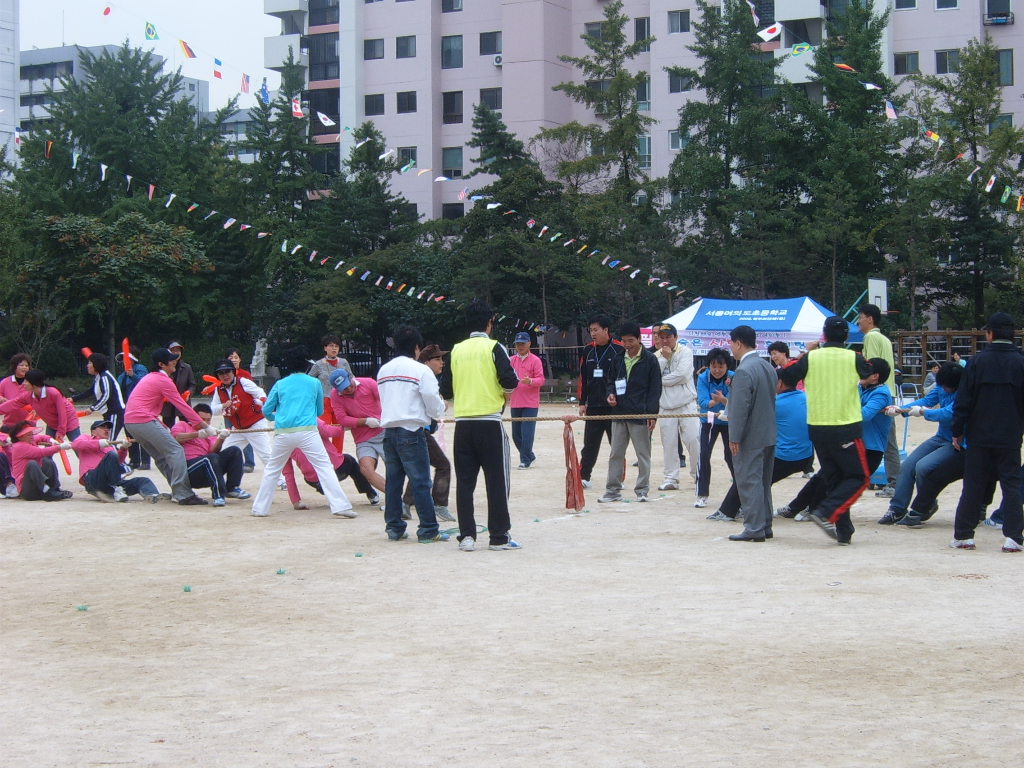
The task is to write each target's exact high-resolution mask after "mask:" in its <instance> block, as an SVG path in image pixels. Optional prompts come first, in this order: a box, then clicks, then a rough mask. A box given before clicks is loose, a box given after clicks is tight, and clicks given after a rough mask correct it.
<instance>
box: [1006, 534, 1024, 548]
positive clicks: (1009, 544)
mask: <svg viewBox="0 0 1024 768" xmlns="http://www.w3.org/2000/svg"><path fill="white" fill-rule="evenodd" d="M1022 551H1024V547H1022V546H1021V545H1020V544H1018V543H1017V542H1016V541H1014V540H1013V539H1011V538H1009V537H1007V539H1006V542H1005V543H1004V544H1003V552H1022Z"/></svg>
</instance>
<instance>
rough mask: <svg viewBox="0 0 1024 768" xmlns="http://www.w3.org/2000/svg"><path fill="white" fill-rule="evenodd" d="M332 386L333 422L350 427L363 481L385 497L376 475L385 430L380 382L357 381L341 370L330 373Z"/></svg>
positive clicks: (383, 485) (360, 378) (378, 474)
mask: <svg viewBox="0 0 1024 768" xmlns="http://www.w3.org/2000/svg"><path fill="white" fill-rule="evenodd" d="M330 382H331V387H332V389H331V410H332V411H333V413H334V422H335V423H336V424H341V426H343V427H347V428H348V430H349V431H350V432H351V433H352V438H353V439H354V440H355V441H356V458H358V459H359V469H360V470H361V471H362V473H363V477H365V478H366V479H367V480H369V481H370V485H372V486H373V487H374V488H376V489H377V490H378V491H379V492H380V493H383V492H384V489H385V487H386V484H385V480H384V476H383V475H381V474H380V473H379V472H377V462H378V461H383V460H384V430H383V429H381V426H380V414H381V405H380V390H379V389H378V387H377V380H376V379H372V378H368V377H367V378H363V377H359V378H356V377H354V376H351V375H350V374H349V372H348V371H346V370H345V369H344V368H340V367H339V368H336V369H335V370H334V371H333V372H332V373H331V375H330Z"/></svg>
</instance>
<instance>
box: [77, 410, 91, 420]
mask: <svg viewBox="0 0 1024 768" xmlns="http://www.w3.org/2000/svg"><path fill="white" fill-rule="evenodd" d="M90 413H92V411H75V416H77V417H78V418H82V417H83V416H88V415H89V414H90Z"/></svg>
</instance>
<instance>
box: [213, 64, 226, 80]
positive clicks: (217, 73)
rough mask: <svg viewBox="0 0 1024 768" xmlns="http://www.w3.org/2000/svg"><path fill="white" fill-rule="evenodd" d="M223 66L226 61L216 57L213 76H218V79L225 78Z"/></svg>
mask: <svg viewBox="0 0 1024 768" xmlns="http://www.w3.org/2000/svg"><path fill="white" fill-rule="evenodd" d="M223 66H224V62H223V61H221V60H220V59H214V60H213V76H214V77H215V78H217V79H218V80H223V79H224V73H223V72H222V71H221V68H222V67H223Z"/></svg>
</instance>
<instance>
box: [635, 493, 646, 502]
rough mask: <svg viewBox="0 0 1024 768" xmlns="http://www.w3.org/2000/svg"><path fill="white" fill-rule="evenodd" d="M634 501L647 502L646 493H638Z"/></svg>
mask: <svg viewBox="0 0 1024 768" xmlns="http://www.w3.org/2000/svg"><path fill="white" fill-rule="evenodd" d="M636 500H637V501H639V502H641V503H643V502H645V501H647V491H640V492H639V493H637V495H636Z"/></svg>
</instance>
